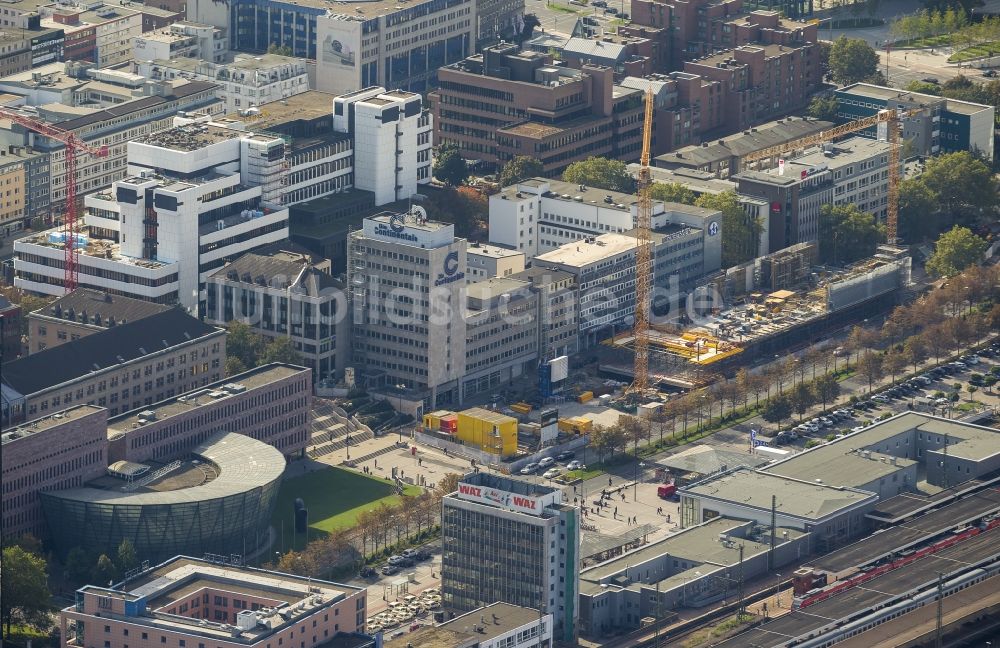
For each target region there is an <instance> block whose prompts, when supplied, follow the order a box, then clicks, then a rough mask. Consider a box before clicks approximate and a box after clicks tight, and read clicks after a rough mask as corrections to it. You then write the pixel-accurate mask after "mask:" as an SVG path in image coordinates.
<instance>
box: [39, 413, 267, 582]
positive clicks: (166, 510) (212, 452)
mask: <svg viewBox="0 0 1000 648" xmlns="http://www.w3.org/2000/svg"><path fill="white" fill-rule="evenodd" d="M284 470H285V458H284V456H283V455H282V454H281V452H280V451H279V450H276V449H275V448H273V447H271V446H270V445H268V444H266V443H262V442H260V441H257V440H255V439H253V438H251V437H249V436H244V435H242V434H236V433H232V432H220V433H218V434H216V435H214V436H212V437H211V438H209V439H207V440H206V441H205V442H204V443H202V444H200V445H198V446H197V447H195V448H194V449H193V450H191V453H190V456H189V457H188V458H186V459H185V460H183V461H179V462H174V463H173V464H168V465H167V466H165V467H164V468H163V469H161V470H160V471H157V472H158V473H159V474H160V476H159V477H158V478H156V479H153V480H150V481H149V483H148V484H142V483H136V482H133V483H127V482H124V483H125V485H124V486H122V485H121V484H122V483H123V482H121V481H120V480H115V482H117V484H116V485H115V486H114V487H111V488H107V489H104V488H94V487H86V488H74V489H70V490H63V491H54V492H45V493H41V497H42V506H43V508H44V511H45V517H46V520H47V522H48V527H49V530H50V534H51V540H52V542H53V544H54V548H55V549H56V551H57V553H59V554H60V555H63V556H65V555H66V553H68V552H69V550H70V549H72V548H73V547H78V546H82V547H83V548H85V549H88V550H91V551H94V552H97V553H105V554H107V555H109V556H113V555H115V552H116V551H117V548H118V545H119V544H121V542H122V540H124V539H125V538H128V539H130V540H131V541H132V543H133V544H134V545H135V549H136V554H137V555H138V556H139V558H140V559H142V560H149V561H151V562H152V561H162V560H166V559H168V558H171V557H173V556H176V555H188V556H201V555H203V554H206V553H212V554H224V555H229V554H240V555H247V554H248V553H251V552H253V550H254V549H255V548H256V547H257V546H259V545H260V544H263V543H264V542H266V540H267V538H268V533H269V531H268V527H269V525H270V522H271V513H272V511H273V509H274V504H275V502H276V499H277V495H278V488H279V486H280V485H281V476H282V474H283V472H284ZM151 477H156V475H151Z"/></svg>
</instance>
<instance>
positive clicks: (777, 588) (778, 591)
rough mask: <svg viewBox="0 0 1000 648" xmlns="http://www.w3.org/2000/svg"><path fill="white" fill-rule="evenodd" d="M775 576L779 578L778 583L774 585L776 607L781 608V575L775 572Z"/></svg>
mask: <svg viewBox="0 0 1000 648" xmlns="http://www.w3.org/2000/svg"><path fill="white" fill-rule="evenodd" d="M774 575H775V576H777V577H778V582H777V583H775V585H774V598H775V599H777V601H776V602H775V605H776V606H778V607H781V574H779V573H777V572H775V574H774Z"/></svg>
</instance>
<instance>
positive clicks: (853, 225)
mask: <svg viewBox="0 0 1000 648" xmlns="http://www.w3.org/2000/svg"><path fill="white" fill-rule="evenodd" d="M882 240H884V235H883V232H882V229H881V228H880V227H879V226H878V225H876V223H875V219H874V218H873V217H872V216H871V214H867V213H865V212H862V211H861V210H859V209H858V207H857V205H854V204H846V205H823V206H822V207H820V216H819V255H820V259H821V260H822V261H823V262H824V263H830V264H833V265H843V264H848V263H853V262H855V261H857V260H858V259H863V258H865V257H869V256H871V255H872V254H874V253H875V248H876V247H877V246H878V244H879V243H880V242H881V241H882Z"/></svg>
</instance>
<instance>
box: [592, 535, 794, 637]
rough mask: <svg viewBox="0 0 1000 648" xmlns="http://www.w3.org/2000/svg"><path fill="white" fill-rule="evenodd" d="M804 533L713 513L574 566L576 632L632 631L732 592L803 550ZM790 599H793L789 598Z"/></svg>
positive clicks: (791, 559)
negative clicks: (657, 537)
mask: <svg viewBox="0 0 1000 648" xmlns="http://www.w3.org/2000/svg"><path fill="white" fill-rule="evenodd" d="M767 524H768V525H769V524H770V523H769V522H768V523H767ZM808 546H809V533H804V532H802V531H800V530H798V529H795V528H788V527H785V526H783V525H781V524H780V523H779V528H777V529H775V537H774V541H773V544H772V540H771V530H770V527H769V526H766V525H763V524H758V523H754V522H747V521H743V520H736V519H731V518H727V517H715V518H712V519H710V520H706V521H704V522H699V523H698V524H695V525H692V526H690V528H686V529H684V530H682V531H680V532H678V533H676V534H673V535H671V536H669V537H667V538H664V539H662V540H659V541H657V542H652V543H649V544H646V545H643V546H641V547H639V548H638V549H634V550H632V551H629V552H626V553H624V554H621V555H620V556H618V557H616V558H614V559H612V560H608V561H606V562H603V563H600V564H597V565H594V566H593V567H589V568H587V569H584V570H583V571H581V572H580V633H581V634H585V635H587V636H590V637H595V638H596V637H601V636H605V635H608V634H612V633H616V632H621V631H623V630H624V631H628V630H634V629H637V628H639V627H642V626H643V625H646V624H647V623H652V622H655V621H656V620H658V619H663V618H666V617H668V616H669V615H673V614H675V611H676V610H678V609H681V608H685V607H689V608H691V607H693V608H698V607H703V606H705V605H709V604H711V603H714V602H716V601H719V600H721V599H728V600H731V599H732V598H733V597H735V596H737V593H738V592H739V590H740V587H741V581H747V580H749V579H753V578H756V577H758V576H762V575H765V574H768V573H769V570H773V569H775V568H777V567H779V566H781V565H784V564H787V563H790V562H793V561H795V560H797V559H800V558H802V557H804V556H806V555H808V553H809V549H808ZM789 603H791V601H789Z"/></svg>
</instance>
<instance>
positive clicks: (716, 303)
mask: <svg viewBox="0 0 1000 648" xmlns="http://www.w3.org/2000/svg"><path fill="white" fill-rule="evenodd" d="M814 257H815V246H814V245H813V244H801V245H798V246H795V247H794V248H790V249H787V250H782V251H781V252H778V253H776V254H774V255H770V256H767V257H761V258H759V259H756V260H754V261H752V262H750V263H748V264H744V265H743V266H737V267H735V268H730V269H729V270H727V271H725V272H723V273H720V275H719V276H718V277H716V278H714V281H713V282H712V283H710V284H709V286H708V287H707V289H706V290H705V291H703V292H704V293H705V294H706V295H711V299H712V300H713V301H712V303H711V306H710V307H709V308H707V309H702V310H701V311H700V312H698V313H691V312H686V313H685V312H682V313H679V314H678V315H677V317H676V318H675V319H674V320H673V322H671V323H670V324H650V327H649V330H648V333H647V335H648V339H649V350H650V367H649V371H650V373H651V375H652V376H653V378H652V379H651V381H652V382H665V383H667V384H672V385H674V386H678V387H685V386H688V385H690V386H699V385H702V384H705V383H706V382H710V381H711V380H712V379H713V378H714V377H715V376H716V375H718V374H725V373H730V372H731V371H732V370H733V369H734V368H735V367H736V366H737V365H743V364H748V363H752V362H753V361H755V360H757V359H759V358H761V357H767V356H770V355H772V354H774V353H778V352H781V353H786V352H788V350H789V349H793V348H794V347H795V346H797V345H803V344H809V343H814V342H818V341H820V340H821V339H822V338H823V337H825V336H826V334H828V333H830V332H831V331H835V330H837V329H839V328H842V327H844V326H847V325H849V324H851V323H854V322H856V321H859V320H860V319H864V318H865V317H868V316H870V315H875V314H877V313H879V312H882V311H885V310H886V309H888V308H891V307H892V306H893V305H895V304H896V303H897V302H898V300H899V299H900V296H901V295H902V294H904V293H903V291H905V289H906V288H907V287H908V286H909V285H910V257H908V256H905V255H901V254H899V253H898V251H895V250H894V249H891V248H884V249H883V250H881V251H880V253H879V254H878V255H876V256H875V257H873V258H871V259H867V260H865V261H862V262H859V263H857V264H855V265H853V266H850V267H848V268H846V269H829V268H823V267H821V266H814V265H812V264H811V263H810V260H811V259H813V258H814ZM689 311H690V309H689ZM605 344H606V345H607V346H610V347H613V348H616V349H622V350H628V354H630V353H631V352H632V350H633V349H634V346H635V335H634V332H633V331H625V332H622V333H620V334H618V335H615V336H614V337H612V338H610V339H608V340H606V341H605ZM628 354H626V355H623V356H622V358H621V361H622V362H624V361H626V360H627V356H628Z"/></svg>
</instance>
